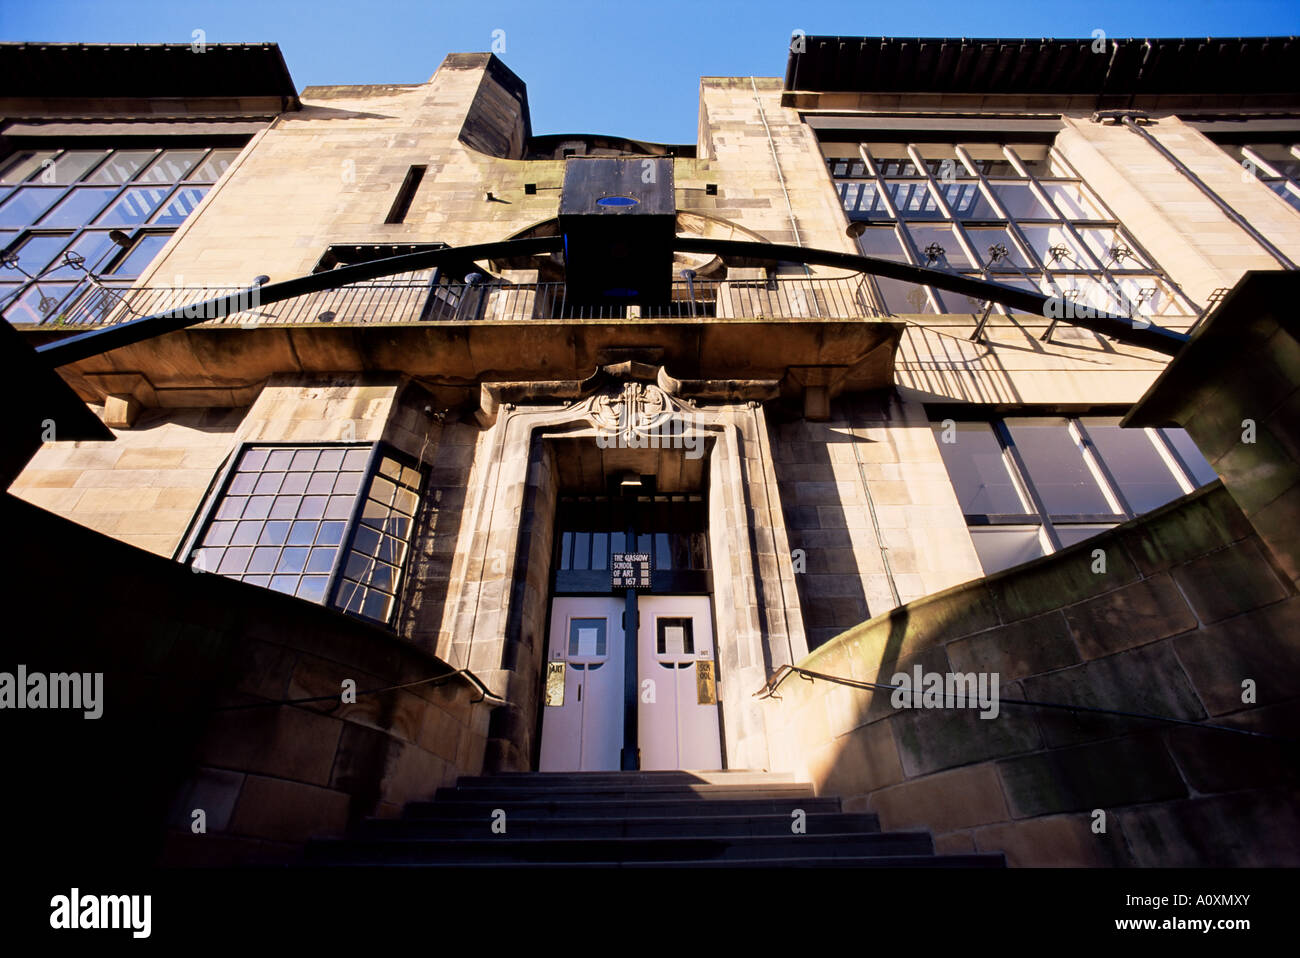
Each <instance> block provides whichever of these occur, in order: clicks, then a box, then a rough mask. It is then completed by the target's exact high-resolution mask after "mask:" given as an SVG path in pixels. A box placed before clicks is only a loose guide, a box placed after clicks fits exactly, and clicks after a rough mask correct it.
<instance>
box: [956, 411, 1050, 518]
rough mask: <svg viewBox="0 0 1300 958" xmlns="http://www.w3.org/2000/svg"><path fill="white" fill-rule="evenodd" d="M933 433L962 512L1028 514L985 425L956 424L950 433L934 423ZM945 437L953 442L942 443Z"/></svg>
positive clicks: (1027, 508)
mask: <svg viewBox="0 0 1300 958" xmlns="http://www.w3.org/2000/svg"><path fill="white" fill-rule="evenodd" d="M934 430H935V439H936V440H938V442H939V453H940V455H942V456H943V464H944V465H945V466H947V467H948V476H949V477H950V478H951V479H952V486H953V491H954V492H955V493H956V494H957V502H958V503H959V504H960V505H961V511H962V512H964V513H966V514H968V515H989V514H992V515H997V514H1007V513H1021V512H1029V511H1031V510H1030V506H1029V504H1028V503H1026V502H1025V501H1024V500H1023V499H1022V498H1021V497H1020V493H1019V492H1018V491H1017V489H1016V484H1015V481H1014V480H1013V478H1012V475H1011V471H1010V470H1009V469H1008V468H1007V462H1006V457H1005V455H1004V454H1003V452H1002V447H1001V445H1000V444H999V443H998V439H997V436H996V435H994V433H993V428H992V427H991V426H990V425H989V424H988V423H986V422H959V423H955V424H954V426H953V428H952V429H945V428H944V427H943V425H942V424H941V423H935V424H934ZM945 436H949V437H951V438H952V440H953V441H952V442H945V441H944V437H945Z"/></svg>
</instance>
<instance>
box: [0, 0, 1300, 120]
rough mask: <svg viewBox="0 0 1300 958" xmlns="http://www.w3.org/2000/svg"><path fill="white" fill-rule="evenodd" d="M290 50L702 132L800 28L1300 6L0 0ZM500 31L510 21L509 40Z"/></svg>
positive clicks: (53, 31) (309, 69)
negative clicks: (497, 50) (703, 102)
mask: <svg viewBox="0 0 1300 958" xmlns="http://www.w3.org/2000/svg"><path fill="white" fill-rule="evenodd" d="M200 29H201V30H203V31H204V32H205V35H206V39H207V40H208V42H214V43H218V42H219V43H232V42H243V43H251V42H263V41H273V42H276V43H279V44H280V48H281V49H282V50H283V51H284V56H285V60H286V62H287V63H288V65H289V71H290V73H291V74H292V75H293V79H294V82H295V84H296V85H297V86H298V88H299V89H301V88H303V87H305V86H310V85H314V84H331V83H416V82H421V81H423V80H426V79H428V78H429V76H430V75H431V74H432V73H433V71H434V70H435V69H436V68H437V66H438V64H439V62H441V60H442V58H443V56H445V55H446V54H447V53H451V52H471V51H484V50H491V49H492V45H493V39H494V36H495V37H497V38H498V39H503V40H504V45H505V51H504V54H503V56H502V59H503V60H504V61H505V62H506V64H507V65H508V66H509V67H510V68H511V69H512V70H514V71H515V72H516V73H517V74H519V76H520V77H521V78H522V79H523V80H524V82H525V83H527V84H528V98H529V105H530V108H531V111H532V118H533V130H534V132H536V133H606V134H611V135H618V136H627V137H634V138H637V139H645V140H652V141H660V142H670V143H692V142H694V141H695V128H696V118H697V113H698V98H699V87H698V83H699V77H701V76H749V75H755V76H779V75H783V74H784V72H785V57H786V48H787V44H788V42H789V37H790V34H791V32H792V31H793V30H795V29H801V30H803V31H804V32H805V33H807V34H839V35H846V36H863V35H866V36H967V37H1025V36H1028V37H1040V36H1051V37H1071V36H1075V37H1081V36H1090V35H1091V34H1092V31H1093V30H1096V29H1101V30H1105V31H1106V34H1107V35H1108V36H1110V37H1126V36H1137V37H1146V36H1259V35H1265V34H1300V2H1298V0H1228V2H1222V0H1201V2H1197V0H1182V2H1178V0H1173V2H1169V0H1098V2H1089V3H1068V2H1050V3H1044V2H1041V0H1011V2H1008V0H964V2H953V0H929V2H916V0H912V2H908V0H903V2H890V3H877V2H872V0H857V2H823V3H806V2H804V3H800V2H784V3H775V2H766V0H751V2H745V3H722V2H710V0H696V2H683V0H662V2H661V0H609V2H604V3H599V2H588V3H581V2H564V0H532V2H490V0H483V2H473V3H439V2H431V0H348V2H344V0H312V2H299V0H285V2H278V0H191V2H181V0H0V40H45V41H64V42H82V43H163V42H168V43H189V42H190V40H191V36H192V35H193V31H195V30H200ZM494 31H504V33H503V34H497V33H494Z"/></svg>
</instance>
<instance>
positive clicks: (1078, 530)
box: [1056, 524, 1115, 549]
mask: <svg viewBox="0 0 1300 958" xmlns="http://www.w3.org/2000/svg"><path fill="white" fill-rule="evenodd" d="M1113 528H1115V527H1114V526H1113V525H1096V524H1092V525H1071V526H1060V525H1058V526H1056V535H1057V537H1058V538H1059V539H1060V540H1061V548H1062V549H1068V548H1069V547H1070V546H1072V545H1074V544H1075V543H1078V542H1083V541H1084V540H1085V539H1091V538H1092V537H1093V536H1096V535H1101V533H1103V532H1105V531H1106V530H1107V529H1113Z"/></svg>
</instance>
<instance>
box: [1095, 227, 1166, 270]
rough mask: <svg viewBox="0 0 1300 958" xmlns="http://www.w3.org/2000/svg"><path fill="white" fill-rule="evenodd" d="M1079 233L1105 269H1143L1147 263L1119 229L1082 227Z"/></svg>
mask: <svg viewBox="0 0 1300 958" xmlns="http://www.w3.org/2000/svg"><path fill="white" fill-rule="evenodd" d="M1079 235H1080V236H1081V237H1082V238H1083V241H1084V242H1085V243H1086V244H1087V245H1088V248H1089V249H1090V250H1092V252H1093V255H1095V256H1096V257H1097V259H1098V260H1100V261H1101V264H1102V265H1103V266H1105V267H1106V268H1107V269H1144V268H1146V267H1147V266H1148V265H1149V264H1148V263H1147V262H1146V261H1145V260H1143V259H1142V257H1140V256H1139V255H1138V254H1137V251H1136V250H1135V249H1133V244H1132V243H1131V242H1130V241H1129V239H1128V237H1126V236H1125V235H1124V234H1123V233H1121V232H1120V231H1119V230H1114V229H1106V228H1097V229H1087V228H1084V229H1080V230H1079Z"/></svg>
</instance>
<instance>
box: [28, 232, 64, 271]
mask: <svg viewBox="0 0 1300 958" xmlns="http://www.w3.org/2000/svg"><path fill="white" fill-rule="evenodd" d="M71 238H72V234H71V233H58V234H54V235H48V236H47V235H42V234H37V235H36V236H33V237H31V239H29V240H27V242H25V243H23V245H22V246H20V247H19V248H18V265H19V266H20V267H22V268H23V270H24V271H26V272H27V273H30V274H31V275H32V276H39V275H40V274H41V272H42V271H43V270H44V269H45V267H47V266H49V265H50V263H52V262H53V261H54V260H55V259H56V258H57V257H58V255H59V254H60V253H62V252H63V248H64V247H65V246H67V245H68V240H69V239H71Z"/></svg>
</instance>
